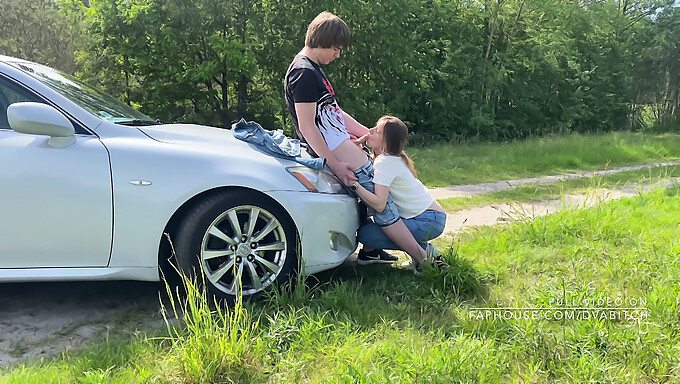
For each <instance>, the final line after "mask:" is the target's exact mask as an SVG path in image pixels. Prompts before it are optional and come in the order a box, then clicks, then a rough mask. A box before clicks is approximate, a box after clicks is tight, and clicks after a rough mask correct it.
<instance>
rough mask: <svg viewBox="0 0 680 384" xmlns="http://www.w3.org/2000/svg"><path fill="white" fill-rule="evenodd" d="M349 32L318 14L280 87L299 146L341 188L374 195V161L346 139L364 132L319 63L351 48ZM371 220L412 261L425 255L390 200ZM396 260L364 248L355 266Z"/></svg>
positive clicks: (341, 23) (336, 21) (329, 16)
mask: <svg viewBox="0 0 680 384" xmlns="http://www.w3.org/2000/svg"><path fill="white" fill-rule="evenodd" d="M349 43H350V33H349V28H347V24H345V22H344V21H343V20H342V19H340V18H339V17H338V16H336V15H334V14H332V13H330V12H322V13H320V14H319V15H318V16H317V17H316V18H314V20H312V22H311V23H310V24H309V27H308V28H307V35H306V38H305V47H304V48H303V49H302V50H301V51H300V53H298V54H297V55H296V56H295V58H294V59H293V62H292V63H291V64H290V67H288V71H287V72H286V78H285V80H284V87H285V92H286V106H287V107H288V111H289V112H290V114H291V117H292V118H293V123H294V124H295V130H296V132H297V134H298V137H299V138H300V140H301V141H302V142H305V143H307V144H308V145H309V147H311V151H310V153H311V154H312V155H313V156H318V157H324V158H326V163H327V164H328V166H329V167H330V169H331V170H332V171H333V173H334V174H335V175H336V176H337V177H338V178H339V179H340V180H341V181H342V182H343V183H344V184H345V185H351V184H352V183H353V182H355V181H358V182H359V183H360V184H361V185H362V186H364V188H366V189H368V190H369V191H372V192H373V191H374V190H375V186H374V185H373V163H372V161H371V160H370V159H369V158H368V156H367V155H366V153H365V152H364V151H363V150H361V149H360V148H359V147H358V146H357V145H355V144H354V143H353V142H352V141H351V140H350V134H352V135H354V136H357V137H363V136H365V135H367V134H368V128H366V127H365V126H364V125H362V124H360V123H359V122H357V121H356V120H355V119H354V118H353V117H352V116H350V115H349V114H347V113H346V112H345V111H343V110H342V109H340V107H339V106H338V103H337V101H336V100H335V91H334V90H333V86H332V85H331V83H330V81H329V80H328V77H326V74H325V73H324V72H323V70H322V69H321V67H320V65H326V64H329V63H330V62H332V61H333V60H335V59H337V58H339V57H340V52H341V51H342V50H343V49H346V48H348V47H349ZM372 213H373V220H374V221H375V223H376V224H378V225H379V226H381V227H382V230H383V232H385V234H386V235H387V237H389V238H390V239H391V240H392V241H394V243H395V244H397V245H398V246H399V247H400V248H401V249H403V250H404V251H406V252H407V253H408V254H409V255H411V257H413V255H414V254H419V255H421V257H416V259H421V258H424V257H426V256H427V254H426V252H425V250H423V248H421V247H420V245H418V242H417V241H416V240H415V239H414V238H413V235H412V234H411V232H410V231H409V230H408V228H407V227H406V225H405V224H404V222H403V221H402V220H401V218H400V217H399V212H398V211H397V208H396V205H395V204H394V202H393V201H392V198H391V197H390V198H388V201H387V204H386V206H385V209H384V210H383V211H382V212H376V211H375V210H373V211H372ZM397 259H398V258H397V257H395V256H393V255H390V254H389V253H387V252H385V251H383V250H379V249H371V250H365V249H364V248H362V249H361V250H360V251H359V257H358V259H357V262H358V263H359V264H372V263H391V262H394V261H396V260H397Z"/></svg>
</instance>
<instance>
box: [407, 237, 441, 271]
mask: <svg viewBox="0 0 680 384" xmlns="http://www.w3.org/2000/svg"><path fill="white" fill-rule="evenodd" d="M425 252H426V253H427V259H425V260H423V262H422V263H421V264H417V263H413V268H412V269H413V273H415V274H416V275H420V274H422V273H423V266H428V267H432V268H437V269H447V268H449V265H448V264H446V261H444V260H443V259H442V256H441V255H440V254H439V250H438V249H437V247H435V246H434V245H433V244H432V243H427V247H426V248H425Z"/></svg>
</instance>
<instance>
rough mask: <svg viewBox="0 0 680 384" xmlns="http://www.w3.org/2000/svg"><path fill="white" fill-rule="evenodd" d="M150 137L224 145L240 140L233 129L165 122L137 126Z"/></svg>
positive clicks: (168, 141) (168, 140)
mask: <svg viewBox="0 0 680 384" xmlns="http://www.w3.org/2000/svg"><path fill="white" fill-rule="evenodd" d="M137 128H138V129H139V130H140V131H142V132H143V133H144V134H145V135H147V136H149V137H150V138H152V139H154V140H157V141H162V142H165V143H174V144H192V143H195V144H207V145H224V144H226V143H235V142H240V140H237V139H236V138H234V135H233V134H232V132H231V130H229V129H224V128H217V127H208V126H204V125H194V124H163V125H152V126H145V127H137Z"/></svg>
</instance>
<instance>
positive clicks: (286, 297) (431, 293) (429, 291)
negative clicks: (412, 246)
mask: <svg viewBox="0 0 680 384" xmlns="http://www.w3.org/2000/svg"><path fill="white" fill-rule="evenodd" d="M442 257H443V258H444V259H445V260H446V261H447V263H449V265H450V266H451V267H450V268H449V269H447V270H442V271H440V270H436V269H426V270H425V271H424V273H423V274H422V275H414V273H413V272H412V271H411V270H410V269H408V268H406V267H402V266H400V265H398V263H395V264H394V265H389V264H374V265H368V266H360V265H358V264H357V263H356V261H355V260H354V259H350V260H348V261H346V262H345V263H343V264H342V265H340V266H339V267H337V268H335V269H332V270H328V271H324V272H320V273H317V274H314V275H311V276H307V277H306V278H299V279H298V281H297V284H295V288H290V287H284V288H283V289H281V290H279V291H278V292H276V293H275V294H272V295H271V296H270V297H269V298H268V299H265V300H264V301H263V302H262V303H261V304H260V305H261V306H262V310H263V311H264V312H270V311H278V310H281V309H284V308H287V309H297V310H304V311H307V312H309V311H311V312H330V313H334V314H335V316H337V317H340V318H344V319H345V320H347V321H349V322H351V323H353V324H354V325H356V326H359V327H366V328H370V327H374V326H376V325H378V324H381V323H385V322H396V323H400V322H406V323H418V324H421V325H423V326H426V327H427V328H432V329H439V328H442V327H444V328H448V329H450V327H451V325H452V324H453V323H458V322H459V321H460V320H462V319H458V320H454V319H456V318H458V317H459V316H458V314H457V313H458V310H459V309H460V306H461V304H462V303H467V302H479V301H483V300H485V299H486V298H487V297H488V292H489V289H488V287H487V284H488V282H489V281H490V280H491V279H489V278H488V276H486V275H485V274H483V273H482V272H480V271H479V270H478V269H477V268H476V267H475V266H474V264H473V262H472V261H470V260H468V259H466V258H465V257H463V256H461V255H460V254H459V252H458V246H452V247H449V248H444V249H442Z"/></svg>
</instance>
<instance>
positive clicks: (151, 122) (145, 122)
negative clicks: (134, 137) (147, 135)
mask: <svg viewBox="0 0 680 384" xmlns="http://www.w3.org/2000/svg"><path fill="white" fill-rule="evenodd" d="M116 124H120V125H129V126H131V127H143V126H147V125H161V124H165V122H163V121H161V120H158V119H156V120H139V119H134V120H123V121H116Z"/></svg>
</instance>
